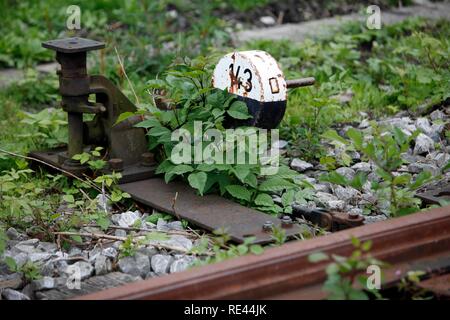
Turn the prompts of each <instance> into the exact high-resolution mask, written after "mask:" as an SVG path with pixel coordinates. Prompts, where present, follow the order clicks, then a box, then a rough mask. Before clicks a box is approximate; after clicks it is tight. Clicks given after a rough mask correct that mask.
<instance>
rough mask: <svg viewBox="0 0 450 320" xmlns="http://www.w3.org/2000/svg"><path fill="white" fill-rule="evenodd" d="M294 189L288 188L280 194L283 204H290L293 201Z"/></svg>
mask: <svg viewBox="0 0 450 320" xmlns="http://www.w3.org/2000/svg"><path fill="white" fill-rule="evenodd" d="M294 198H295V190H288V191H286V192H285V193H284V194H283V195H282V196H281V203H282V204H283V206H285V207H287V206H290V205H291V204H292V203H293V202H294Z"/></svg>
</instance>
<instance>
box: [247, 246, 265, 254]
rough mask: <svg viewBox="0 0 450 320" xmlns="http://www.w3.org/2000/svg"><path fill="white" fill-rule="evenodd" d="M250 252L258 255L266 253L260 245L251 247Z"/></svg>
mask: <svg viewBox="0 0 450 320" xmlns="http://www.w3.org/2000/svg"><path fill="white" fill-rule="evenodd" d="M250 252H251V253H253V254H256V255H259V254H262V253H264V248H263V247H262V246H260V245H259V244H254V245H251V246H250Z"/></svg>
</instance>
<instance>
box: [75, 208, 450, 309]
mask: <svg viewBox="0 0 450 320" xmlns="http://www.w3.org/2000/svg"><path fill="white" fill-rule="evenodd" d="M351 236H355V237H358V238H359V239H361V240H362V241H364V240H372V241H373V247H372V249H371V255H372V256H373V257H375V258H377V259H380V260H382V261H385V262H387V263H388V268H387V269H386V270H384V275H385V281H384V287H389V286H392V285H393V284H395V283H396V282H398V281H399V280H400V279H401V278H402V277H404V276H405V274H406V273H407V272H408V271H412V270H424V271H426V272H427V274H428V275H437V276H438V277H446V276H447V275H444V276H443V274H445V273H446V272H448V271H449V270H450V206H446V207H442V208H436V209H431V210H429V211H426V212H421V213H417V214H413V215H410V216H405V217H400V218H396V219H392V220H388V221H383V222H378V223H375V224H370V225H365V226H360V227H356V228H352V229H347V230H343V231H339V232H336V233H332V234H329V235H325V236H322V237H319V238H315V239H310V240H305V241H295V242H290V243H286V244H284V245H282V246H280V247H276V248H275V247H274V248H270V249H268V250H266V251H265V252H264V253H263V254H262V255H259V256H255V255H249V256H244V257H240V258H235V259H232V260H228V261H224V262H221V263H217V264H213V265H208V266H204V267H198V268H193V269H191V270H188V271H185V272H182V273H178V274H171V275H168V276H165V277H160V278H154V279H149V280H145V281H140V282H135V283H131V284H126V285H124V286H121V287H116V288H111V289H107V290H104V291H100V292H96V293H93V294H89V295H85V296H79V297H76V299H83V300H86V299H323V298H325V297H326V293H325V292H323V291H322V290H321V286H322V284H323V282H324V280H325V278H326V274H325V268H326V266H327V263H326V262H324V263H311V262H309V261H308V256H309V255H310V254H311V253H314V252H317V251H321V252H324V253H330V254H339V255H343V256H348V255H350V254H351V252H352V251H353V249H354V247H353V245H352V243H351ZM447 277H448V276H447ZM431 279H433V278H431ZM424 286H425V287H426V288H427V289H428V290H431V291H433V289H434V288H436V290H438V293H439V294H440V295H442V294H445V292H447V293H448V291H449V288H448V283H447V286H446V284H445V283H442V282H439V281H438V284H437V285H436V283H435V282H433V281H431V280H430V281H426V282H425V284H424Z"/></svg>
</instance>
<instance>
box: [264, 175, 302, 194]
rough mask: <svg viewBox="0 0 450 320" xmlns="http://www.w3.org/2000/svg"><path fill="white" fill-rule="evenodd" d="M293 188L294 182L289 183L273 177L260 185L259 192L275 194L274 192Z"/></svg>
mask: <svg viewBox="0 0 450 320" xmlns="http://www.w3.org/2000/svg"><path fill="white" fill-rule="evenodd" d="M293 187H295V184H293V183H292V182H289V181H287V180H285V179H282V178H278V177H273V178H269V179H267V180H266V181H264V182H263V183H261V184H260V185H259V190H260V191H269V192H274V191H281V190H284V189H290V188H293Z"/></svg>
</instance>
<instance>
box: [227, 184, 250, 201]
mask: <svg viewBox="0 0 450 320" xmlns="http://www.w3.org/2000/svg"><path fill="white" fill-rule="evenodd" d="M225 189H226V190H227V191H228V193H229V194H230V195H231V196H232V197H234V198H236V199H240V200H245V201H250V197H251V195H252V194H251V192H250V191H249V190H248V189H247V188H245V187H243V186H240V185H236V184H232V185H229V186H226V187H225Z"/></svg>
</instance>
